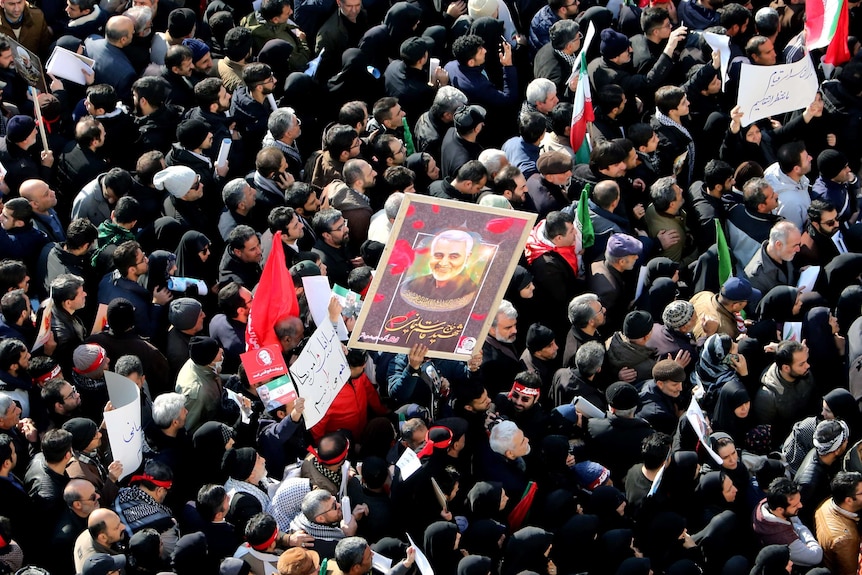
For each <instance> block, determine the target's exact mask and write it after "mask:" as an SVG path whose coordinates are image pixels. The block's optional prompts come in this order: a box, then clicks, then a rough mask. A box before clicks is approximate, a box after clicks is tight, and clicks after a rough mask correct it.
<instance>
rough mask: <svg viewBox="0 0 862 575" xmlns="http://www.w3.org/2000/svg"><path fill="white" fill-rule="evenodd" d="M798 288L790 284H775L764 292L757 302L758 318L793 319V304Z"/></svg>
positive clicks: (779, 320) (780, 320) (781, 320)
mask: <svg viewBox="0 0 862 575" xmlns="http://www.w3.org/2000/svg"><path fill="white" fill-rule="evenodd" d="M798 295H799V290H798V289H796V288H795V287H790V286H776V287H774V288H772V289H771V290H769V291H768V292H766V295H764V296H763V299H761V300H760V303H758V304H757V314H758V316H760V319H762V320H763V319H771V320H775V321H778V322H784V321H795V320H796V316H794V315H793V306H794V305H795V304H796V298H797V296H798Z"/></svg>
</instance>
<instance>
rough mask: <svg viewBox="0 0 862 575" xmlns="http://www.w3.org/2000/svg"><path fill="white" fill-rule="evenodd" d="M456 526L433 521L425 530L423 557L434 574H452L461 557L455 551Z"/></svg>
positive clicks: (458, 552) (445, 522) (459, 553)
mask: <svg viewBox="0 0 862 575" xmlns="http://www.w3.org/2000/svg"><path fill="white" fill-rule="evenodd" d="M457 536H458V526H457V525H455V524H454V523H449V522H447V521H435V522H434V523H432V524H431V525H429V526H428V528H427V529H425V538H424V542H425V545H424V546H425V555H426V556H427V557H428V562H429V563H431V566H432V567H433V568H434V572H435V573H454V572H456V571H457V570H458V561H460V559H461V557H462V555H461V552H460V551H458V550H457V549H455V539H456V538H457Z"/></svg>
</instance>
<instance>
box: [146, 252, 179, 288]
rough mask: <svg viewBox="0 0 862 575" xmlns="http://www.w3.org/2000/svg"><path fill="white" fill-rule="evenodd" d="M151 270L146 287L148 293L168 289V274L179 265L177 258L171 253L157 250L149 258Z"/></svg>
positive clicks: (148, 273)
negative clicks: (157, 289) (175, 265)
mask: <svg viewBox="0 0 862 575" xmlns="http://www.w3.org/2000/svg"><path fill="white" fill-rule="evenodd" d="M148 260H149V269H148V270H147V274H146V280H145V286H144V287H146V288H147V292H148V293H153V290H155V289H156V288H163V287H167V285H168V278H170V277H171V276H170V274H169V273H168V272H169V271H170V269H171V268H173V267H174V264H176V263H177V256H175V255H174V254H172V253H171V252H169V251H165V250H156V251H154V252H153V253H151V254H150V255H149V257H148Z"/></svg>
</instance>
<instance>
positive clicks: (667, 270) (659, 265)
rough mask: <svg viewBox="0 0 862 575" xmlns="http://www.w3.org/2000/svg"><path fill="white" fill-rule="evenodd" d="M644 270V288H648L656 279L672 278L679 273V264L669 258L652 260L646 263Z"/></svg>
mask: <svg viewBox="0 0 862 575" xmlns="http://www.w3.org/2000/svg"><path fill="white" fill-rule="evenodd" d="M646 268H647V271H646V278H645V279H644V287H649V286H651V285H652V284H654V283H655V281H656V280H657V279H658V278H672V277H673V274H674V273H676V272H678V271H679V264H678V263H676V262H675V261H673V260H672V259H670V258H653V259H651V260H650V261H649V262H647V265H646Z"/></svg>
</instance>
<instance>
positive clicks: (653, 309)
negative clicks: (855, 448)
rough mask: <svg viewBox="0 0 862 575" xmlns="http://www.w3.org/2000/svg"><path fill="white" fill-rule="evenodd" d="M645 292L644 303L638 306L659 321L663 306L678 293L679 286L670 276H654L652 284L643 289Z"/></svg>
mask: <svg viewBox="0 0 862 575" xmlns="http://www.w3.org/2000/svg"><path fill="white" fill-rule="evenodd" d="M644 293H645V294H646V298H647V301H646V305H645V306H640V308H641V309H645V310H646V311H648V312H649V313H650V315H651V316H652V317H654V318H658V320H659V321H661V316H662V314H663V313H664V308H666V307H667V306H668V304H669V303H670V302H672V301H674V300H675V299H676V297H677V295H678V294H679V286H677V283H676V282H675V281H673V280H672V279H671V278H656V280H655V281H654V282H653V283H652V285H651V286H650V287H649V288H647V289H646V290H644Z"/></svg>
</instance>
